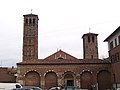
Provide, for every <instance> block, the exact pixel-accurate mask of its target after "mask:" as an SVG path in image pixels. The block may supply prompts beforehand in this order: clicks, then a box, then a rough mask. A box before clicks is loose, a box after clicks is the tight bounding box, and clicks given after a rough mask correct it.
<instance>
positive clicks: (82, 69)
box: [17, 14, 111, 90]
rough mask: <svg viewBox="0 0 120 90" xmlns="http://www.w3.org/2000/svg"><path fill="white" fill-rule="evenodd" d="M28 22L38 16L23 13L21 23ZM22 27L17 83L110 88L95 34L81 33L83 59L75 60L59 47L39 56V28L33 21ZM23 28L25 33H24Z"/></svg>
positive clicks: (106, 64)
mask: <svg viewBox="0 0 120 90" xmlns="http://www.w3.org/2000/svg"><path fill="white" fill-rule="evenodd" d="M34 18H35V20H33V19H34ZM30 19H31V21H30ZM28 22H29V23H32V22H34V23H37V22H38V16H37V15H34V14H29V15H28V14H27V15H24V23H28ZM29 23H28V24H29ZM23 27H24V30H23V31H24V34H23V59H22V62H20V63H17V74H18V76H17V82H19V83H21V84H22V85H25V86H26V85H27V86H38V87H41V88H43V89H44V90H48V89H49V88H51V87H55V86H60V87H61V88H65V87H66V86H72V87H76V88H81V89H91V88H92V89H93V90H107V89H110V88H111V64H110V62H108V61H107V60H101V59H99V58H98V44H97V35H98V34H94V33H87V34H84V35H83V45H84V46H85V47H84V59H78V58H76V57H74V56H72V55H70V54H68V53H66V52H64V51H62V50H59V51H57V52H55V53H54V54H52V55H50V56H48V57H46V58H44V59H38V58H37V56H38V53H37V51H38V50H37V46H38V43H37V42H38V41H37V40H38V27H37V25H36V26H34V25H33V24H29V25H26V24H24V26H23ZM28 28H29V29H28ZM26 31H27V32H28V33H26V34H25V32H26ZM28 34H29V35H30V36H29V35H28ZM88 37H89V38H88ZM88 40H90V41H88ZM91 40H92V42H91ZM35 50H37V51H35ZM92 50H93V51H92ZM91 51H92V52H91ZM77 52H78V51H77Z"/></svg>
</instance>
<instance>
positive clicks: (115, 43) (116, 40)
mask: <svg viewBox="0 0 120 90" xmlns="http://www.w3.org/2000/svg"><path fill="white" fill-rule="evenodd" d="M116 46H117V39H116V38H115V47H116Z"/></svg>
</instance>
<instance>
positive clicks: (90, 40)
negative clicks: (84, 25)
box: [82, 33, 98, 59]
mask: <svg viewBox="0 0 120 90" xmlns="http://www.w3.org/2000/svg"><path fill="white" fill-rule="evenodd" d="M97 36H98V34H95V33H87V34H84V35H83V36H82V38H83V56H84V59H98V40H97Z"/></svg>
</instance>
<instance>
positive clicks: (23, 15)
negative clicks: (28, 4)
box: [23, 13, 38, 16]
mask: <svg viewBox="0 0 120 90" xmlns="http://www.w3.org/2000/svg"><path fill="white" fill-rule="evenodd" d="M23 16H38V15H37V14H32V13H30V14H25V15H23Z"/></svg>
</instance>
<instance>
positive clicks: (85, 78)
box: [81, 71, 92, 89]
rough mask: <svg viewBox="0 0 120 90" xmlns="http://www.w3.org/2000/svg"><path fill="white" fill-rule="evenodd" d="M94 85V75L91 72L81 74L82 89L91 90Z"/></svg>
mask: <svg viewBox="0 0 120 90" xmlns="http://www.w3.org/2000/svg"><path fill="white" fill-rule="evenodd" d="M91 85H92V74H91V72H89V71H85V72H83V73H82V74H81V88H82V89H89V88H90V87H91Z"/></svg>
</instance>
